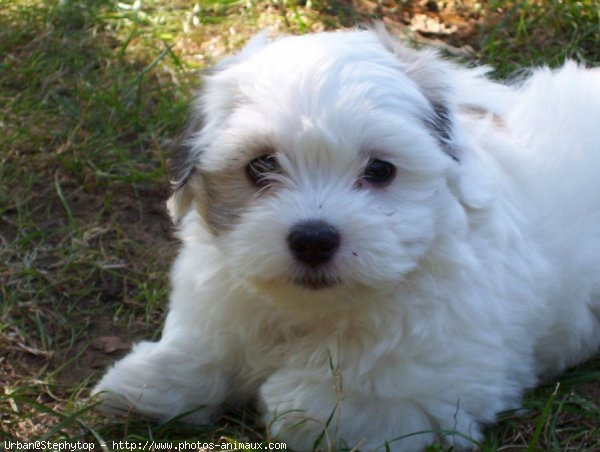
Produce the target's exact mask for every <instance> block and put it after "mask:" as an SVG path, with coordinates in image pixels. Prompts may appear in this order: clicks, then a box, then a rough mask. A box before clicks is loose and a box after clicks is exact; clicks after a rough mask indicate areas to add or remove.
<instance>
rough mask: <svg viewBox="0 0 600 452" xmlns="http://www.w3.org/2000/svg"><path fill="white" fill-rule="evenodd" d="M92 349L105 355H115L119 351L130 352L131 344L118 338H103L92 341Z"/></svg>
mask: <svg viewBox="0 0 600 452" xmlns="http://www.w3.org/2000/svg"><path fill="white" fill-rule="evenodd" d="M92 348H94V349H96V350H100V351H101V352H103V353H113V352H116V351H118V350H129V349H130V348H131V344H130V343H129V342H127V341H124V340H123V339H121V338H120V337H118V336H102V337H98V338H96V339H94V340H93V341H92Z"/></svg>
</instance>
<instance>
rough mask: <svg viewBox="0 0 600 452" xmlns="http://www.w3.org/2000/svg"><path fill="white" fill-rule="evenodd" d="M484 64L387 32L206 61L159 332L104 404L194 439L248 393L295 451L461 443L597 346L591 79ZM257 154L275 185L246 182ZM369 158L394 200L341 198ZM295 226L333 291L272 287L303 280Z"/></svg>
mask: <svg viewBox="0 0 600 452" xmlns="http://www.w3.org/2000/svg"><path fill="white" fill-rule="evenodd" d="M484 72H485V71H484V70H482V69H473V70H471V69H464V68H459V67H457V66H454V65H452V64H450V63H448V62H445V61H442V60H441V59H439V58H438V57H437V56H436V55H435V54H434V53H433V52H431V51H414V50H410V49H407V48H405V47H403V46H402V45H401V44H399V43H397V42H396V41H395V40H394V38H392V37H390V36H389V35H388V34H386V33H385V32H384V31H382V30H367V31H354V32H345V33H321V34H315V35H309V36H302V37H284V38H280V39H276V40H274V41H273V42H268V39H267V38H266V37H265V36H264V35H260V36H259V37H257V38H255V39H254V40H253V41H252V42H251V43H250V44H249V45H248V47H247V48H246V49H244V50H243V51H242V52H241V53H240V54H238V55H236V56H233V57H230V58H229V59H227V60H225V61H224V62H223V63H222V64H221V65H220V66H218V67H217V68H216V69H215V71H214V72H213V73H212V74H211V75H208V76H207V77H206V79H205V82H204V88H203V90H202V93H201V94H200V95H199V97H198V100H197V102H196V104H195V105H196V109H197V115H198V116H202V119H203V123H202V125H201V126H200V125H197V126H194V124H197V123H198V121H196V122H192V130H191V134H190V138H189V141H188V146H187V148H186V150H184V156H183V157H184V158H183V176H182V177H181V180H179V181H177V182H178V185H177V190H176V192H175V194H174V196H173V198H172V199H171V206H170V208H171V211H172V213H173V215H174V217H175V219H176V220H181V221H180V229H179V237H180V238H181V240H182V242H183V247H182V249H181V252H180V254H179V256H178V258H177V260H176V262H175V264H174V266H173V270H172V273H171V279H172V294H171V302H170V310H169V314H168V316H167V320H166V324H165V328H164V332H163V336H162V338H161V340H160V341H159V342H156V343H151V342H142V343H139V344H137V345H136V346H135V347H134V349H133V351H132V352H131V353H130V354H129V355H128V356H126V357H125V358H124V359H123V360H121V361H119V362H117V363H116V365H115V366H114V367H113V368H112V369H110V370H109V371H108V373H107V374H106V375H105V376H104V378H103V379H102V380H101V381H100V383H99V384H98V386H97V387H96V388H95V389H94V393H96V394H100V397H101V398H102V401H103V403H102V406H103V408H104V409H105V410H106V411H108V412H113V413H119V412H127V411H135V412H138V413H141V414H143V415H145V416H148V417H150V418H153V419H156V420H159V421H164V420H167V419H169V418H172V417H173V416H176V415H179V414H182V413H190V414H188V415H187V417H186V420H188V421H190V422H195V423H204V422H209V421H210V419H211V418H212V417H213V416H214V415H215V414H216V413H218V412H219V409H220V407H221V406H222V405H223V404H224V403H237V402H241V401H245V400H248V399H256V398H257V399H258V401H259V406H260V407H261V408H262V413H263V420H264V422H265V424H266V425H267V426H268V428H270V429H271V432H272V434H273V435H274V437H275V438H279V439H281V440H283V441H286V442H287V443H288V445H289V447H291V448H292V449H297V450H309V449H311V448H312V447H313V444H314V441H315V439H316V438H317V437H319V435H321V434H322V433H323V432H325V435H324V436H323V438H322V441H321V444H322V447H333V448H342V447H344V445H348V446H357V445H358V448H359V449H360V450H374V449H378V448H381V450H383V446H384V442H385V441H387V442H388V443H389V446H390V447H391V449H392V450H405V451H415V450H420V449H422V448H424V447H425V446H427V445H428V444H430V443H432V442H435V441H444V442H445V443H446V444H448V445H455V446H456V447H457V448H460V449H469V448H471V447H473V443H472V442H471V441H469V440H468V439H466V438H465V436H468V437H470V438H473V439H475V440H479V439H481V438H482V427H484V426H485V425H486V424H488V423H492V422H494V420H495V416H496V414H497V413H498V412H500V411H502V410H506V409H511V408H515V407H518V406H519V403H520V399H521V396H522V394H523V391H524V390H525V389H526V388H529V387H532V386H534V385H535V384H536V382H537V381H538V379H539V378H540V377H542V376H547V375H552V374H556V373H558V372H561V371H563V370H564V369H565V368H567V367H568V366H571V365H574V364H577V363H579V362H581V361H583V360H585V359H587V358H589V357H591V356H592V355H593V354H594V353H595V352H596V351H598V349H599V347H600V323H599V322H600V271H599V270H600V226H599V225H600V182H599V179H598V173H599V172H600V133H599V130H598V127H599V125H600V72H599V71H598V70H586V69H583V68H581V67H578V66H577V65H576V64H574V63H568V64H566V65H565V66H564V67H563V68H562V69H560V70H557V71H551V70H548V69H539V70H536V71H534V72H533V74H532V75H531V77H530V78H528V79H527V80H526V81H524V82H522V83H520V84H519V85H518V86H514V85H513V86H508V85H503V84H499V83H495V82H492V81H490V80H488V79H487V78H486V77H485V74H484ZM436 106H437V107H439V106H443V111H444V115H443V117H442V118H440V117H437V118H436V111H435V107H436ZM438 110H439V108H438ZM438 113H439V111H438ZM436 120H437V121H438V122H437V125H436ZM432 125H433V126H432ZM194 127H196V128H194ZM444 127H446V128H447V129H448V130H446V131H445V132H443V131H442V132H440V128H441V129H443V128H444ZM264 149H272V150H273V152H275V155H276V156H277V158H278V161H279V162H280V165H281V172H280V173H278V174H275V175H273V176H272V179H273V180H272V182H271V184H270V185H269V186H268V187H266V188H263V189H260V190H259V189H257V188H256V187H254V186H253V185H252V183H251V182H250V181H249V180H248V178H247V177H246V175H245V167H246V165H247V164H248V162H249V161H250V160H251V159H253V158H255V157H257V156H258V155H260V154H261V153H262V152H264ZM372 158H378V159H382V160H386V161H389V162H391V163H393V164H394V165H395V166H396V170H397V174H396V177H395V178H394V180H393V181H392V182H391V184H390V185H389V186H387V187H383V188H376V187H369V186H366V187H365V186H361V185H357V184H356V181H357V179H358V178H359V177H360V175H361V173H362V171H363V169H364V167H365V165H366V164H367V162H368V161H369V159H372ZM307 219H322V220H325V221H327V222H328V223H330V224H332V225H335V227H336V228H338V230H339V231H340V234H341V246H340V249H339V251H338V252H337V254H336V255H335V257H334V258H333V262H332V263H330V264H328V265H327V266H326V268H325V269H320V270H314V271H318V272H321V274H320V275H321V276H323V277H325V278H329V279H330V280H332V281H336V283H334V284H332V285H331V286H330V287H326V288H322V289H311V288H306V287H303V286H302V285H298V284H294V283H293V282H290V280H292V279H293V278H294V276H295V275H296V274H297V273H298V272H301V273H302V272H310V271H313V270H310V269H305V268H303V267H302V265H301V264H300V263H298V262H296V261H295V260H294V258H293V256H292V254H291V253H290V251H289V249H288V245H287V243H286V237H287V235H288V233H289V230H290V228H291V227H292V226H293V225H294V224H296V223H298V222H300V221H303V220H307ZM448 431H455V432H459V433H460V435H459V434H456V435H447V434H446V433H447V432H448ZM419 432H421V433H419ZM413 433H416V434H414V435H411V434H413ZM405 435H408V436H405ZM463 435H465V436H463ZM403 436H405V437H404V438H402V437H403Z"/></svg>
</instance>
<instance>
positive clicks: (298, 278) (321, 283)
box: [289, 267, 342, 291]
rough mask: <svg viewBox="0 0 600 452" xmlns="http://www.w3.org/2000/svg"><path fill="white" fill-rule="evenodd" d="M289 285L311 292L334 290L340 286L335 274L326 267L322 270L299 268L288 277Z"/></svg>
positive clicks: (338, 278) (339, 280) (340, 282)
mask: <svg viewBox="0 0 600 452" xmlns="http://www.w3.org/2000/svg"><path fill="white" fill-rule="evenodd" d="M289 283H290V284H293V285H295V286H298V287H302V288H305V289H309V290H312V291H317V290H327V289H334V288H335V287H336V286H340V285H341V284H342V280H341V279H340V277H339V276H338V275H337V273H336V272H335V271H334V270H333V269H331V268H328V267H325V268H323V269H309V268H299V269H298V270H296V271H295V272H294V274H293V275H292V276H291V277H290V279H289Z"/></svg>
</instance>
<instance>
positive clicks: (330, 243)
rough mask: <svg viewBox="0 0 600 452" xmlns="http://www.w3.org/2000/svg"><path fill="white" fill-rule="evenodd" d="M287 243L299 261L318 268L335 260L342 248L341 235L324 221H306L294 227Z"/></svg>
mask: <svg viewBox="0 0 600 452" xmlns="http://www.w3.org/2000/svg"><path fill="white" fill-rule="evenodd" d="M287 242H288V246H289V248H290V250H291V252H292V254H293V255H294V257H295V258H296V259H297V260H299V261H300V262H302V263H303V264H306V265H308V266H310V267H317V266H319V265H323V264H325V263H327V262H328V261H330V260H331V259H332V258H333V256H334V255H335V253H336V251H337V250H338V248H339V247H340V233H339V232H338V231H337V229H336V228H334V227H333V226H331V225H330V224H328V223H326V222H324V221H320V220H310V221H304V222H302V223H298V224H296V225H295V226H293V227H292V229H291V230H290V233H289V235H288V237H287Z"/></svg>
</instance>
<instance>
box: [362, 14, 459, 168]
mask: <svg viewBox="0 0 600 452" xmlns="http://www.w3.org/2000/svg"><path fill="white" fill-rule="evenodd" d="M374 31H375V33H376V34H377V36H378V38H379V40H380V41H381V43H382V44H383V45H384V46H385V48H386V49H388V50H389V51H390V52H391V53H393V54H394V55H395V56H396V57H397V59H398V61H399V62H400V63H401V64H402V71H403V72H404V74H406V76H408V77H409V78H410V79H411V80H412V81H413V82H415V83H416V84H417V85H418V86H419V88H420V89H421V92H422V93H423V95H424V96H425V97H426V98H427V99H428V100H429V103H430V105H431V110H430V113H429V114H428V115H427V117H425V118H423V119H424V120H425V122H426V124H427V126H428V127H429V128H430V129H431V132H432V134H433V135H434V136H435V138H436V139H437V140H438V142H439V143H440V146H441V147H442V149H443V150H444V152H446V154H448V155H449V156H450V157H451V158H452V159H453V160H455V161H457V162H458V161H459V160H460V155H459V154H460V150H459V147H460V142H459V137H458V134H457V132H456V130H455V123H454V114H453V101H452V83H451V80H452V77H451V72H452V71H451V68H452V66H451V65H450V63H447V62H446V61H444V60H442V59H441V58H439V57H438V55H437V53H436V52H435V51H433V50H431V49H422V50H415V49H411V48H409V47H407V46H405V45H404V44H402V43H401V42H400V41H399V40H398V39H397V38H396V37H394V36H393V35H392V34H391V33H390V32H388V31H387V30H386V28H385V25H384V24H383V23H381V22H380V23H377V24H375V26H374Z"/></svg>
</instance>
